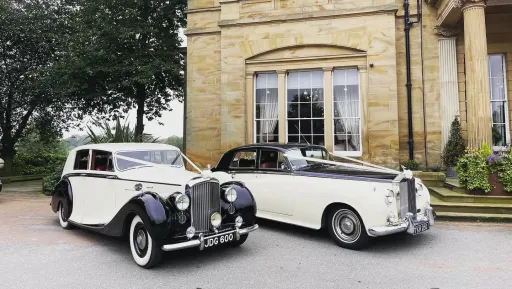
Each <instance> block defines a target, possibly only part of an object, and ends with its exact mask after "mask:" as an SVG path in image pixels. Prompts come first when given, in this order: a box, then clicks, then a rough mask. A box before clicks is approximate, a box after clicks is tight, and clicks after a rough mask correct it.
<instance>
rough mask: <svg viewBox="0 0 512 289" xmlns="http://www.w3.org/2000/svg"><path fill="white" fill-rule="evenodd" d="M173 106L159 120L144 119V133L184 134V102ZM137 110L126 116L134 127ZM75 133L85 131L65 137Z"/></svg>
mask: <svg viewBox="0 0 512 289" xmlns="http://www.w3.org/2000/svg"><path fill="white" fill-rule="evenodd" d="M180 35H181V37H182V38H183V43H182V45H181V46H187V37H186V36H185V35H184V34H183V30H181V31H180ZM171 108H172V111H164V112H163V113H162V117H161V118H159V119H158V120H153V121H151V122H149V121H147V120H144V124H145V126H144V133H149V134H152V135H153V136H156V137H159V138H166V137H169V136H172V135H176V136H183V103H180V102H179V101H173V102H172V103H171ZM136 111H137V110H136V109H132V110H131V111H130V112H129V113H128V117H127V118H126V119H127V120H128V121H129V122H130V127H132V128H134V127H135V120H136V117H137V113H136ZM88 121H90V119H85V120H84V123H82V125H84V126H85V124H87V122H88ZM158 121H160V122H162V123H164V125H159V124H158ZM121 123H123V122H121ZM112 124H113V122H112ZM74 134H85V131H80V130H79V129H72V130H70V131H69V132H64V138H68V137H70V136H72V135H74Z"/></svg>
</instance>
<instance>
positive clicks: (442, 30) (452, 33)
mask: <svg viewBox="0 0 512 289" xmlns="http://www.w3.org/2000/svg"><path fill="white" fill-rule="evenodd" d="M434 30H435V31H436V34H437V35H440V36H444V37H457V35H459V33H460V27H459V26H454V27H444V26H436V27H435V28H434Z"/></svg>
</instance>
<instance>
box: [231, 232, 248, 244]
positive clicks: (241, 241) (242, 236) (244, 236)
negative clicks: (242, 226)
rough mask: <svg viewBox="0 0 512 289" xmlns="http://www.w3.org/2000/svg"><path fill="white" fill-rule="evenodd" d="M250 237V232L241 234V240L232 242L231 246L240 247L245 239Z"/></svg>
mask: <svg viewBox="0 0 512 289" xmlns="http://www.w3.org/2000/svg"><path fill="white" fill-rule="evenodd" d="M248 237H249V234H245V235H241V236H240V240H236V241H234V242H231V243H230V246H231V247H240V246H241V245H242V244H243V243H245V241H247V238H248Z"/></svg>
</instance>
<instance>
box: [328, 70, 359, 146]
mask: <svg viewBox="0 0 512 289" xmlns="http://www.w3.org/2000/svg"><path fill="white" fill-rule="evenodd" d="M333 85H334V108H335V111H336V112H335V115H334V118H335V119H334V123H335V131H334V134H335V145H337V147H336V150H342V151H358V150H360V136H359V135H360V113H359V112H360V109H359V105H360V101H359V78H358V72H357V69H340V70H335V71H334V76H333Z"/></svg>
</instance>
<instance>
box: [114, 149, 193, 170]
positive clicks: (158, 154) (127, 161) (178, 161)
mask: <svg viewBox="0 0 512 289" xmlns="http://www.w3.org/2000/svg"><path fill="white" fill-rule="evenodd" d="M153 164H154V165H168V166H176V167H181V166H183V158H182V157H181V153H180V152H179V151H177V150H137V151H122V152H118V153H116V165H117V168H118V169H119V170H121V171H122V170H127V169H131V168H135V167H144V166H152V165H153Z"/></svg>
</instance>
